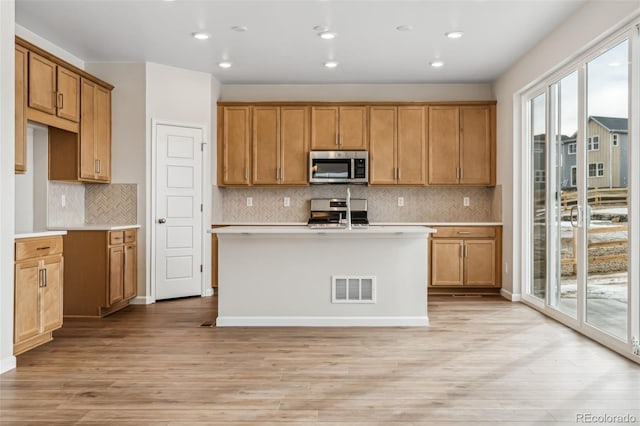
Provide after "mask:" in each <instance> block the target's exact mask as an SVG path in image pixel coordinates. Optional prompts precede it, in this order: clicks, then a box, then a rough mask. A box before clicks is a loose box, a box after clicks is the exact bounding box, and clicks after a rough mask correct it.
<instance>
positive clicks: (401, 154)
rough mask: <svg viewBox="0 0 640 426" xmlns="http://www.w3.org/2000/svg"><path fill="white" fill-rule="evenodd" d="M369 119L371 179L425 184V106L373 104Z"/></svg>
mask: <svg viewBox="0 0 640 426" xmlns="http://www.w3.org/2000/svg"><path fill="white" fill-rule="evenodd" d="M369 120H370V126H369V159H370V162H371V163H370V167H369V183H370V184H372V185H392V184H400V185H424V183H425V168H426V162H425V150H426V147H425V132H426V129H425V113H424V108H423V107H422V106H416V107H404V106H401V107H393V106H372V107H371V108H370V113H369Z"/></svg>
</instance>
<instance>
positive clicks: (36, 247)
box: [16, 236, 62, 261]
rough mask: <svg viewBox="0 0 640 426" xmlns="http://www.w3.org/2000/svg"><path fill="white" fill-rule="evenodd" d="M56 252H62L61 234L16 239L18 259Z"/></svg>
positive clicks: (49, 254) (43, 255)
mask: <svg viewBox="0 0 640 426" xmlns="http://www.w3.org/2000/svg"><path fill="white" fill-rule="evenodd" d="M54 254H62V237H61V236H55V237H42V238H25V239H19V240H16V261H19V260H25V259H32V258H37V257H45V256H51V255H54Z"/></svg>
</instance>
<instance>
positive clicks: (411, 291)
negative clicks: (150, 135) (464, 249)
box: [209, 226, 434, 326]
mask: <svg viewBox="0 0 640 426" xmlns="http://www.w3.org/2000/svg"><path fill="white" fill-rule="evenodd" d="M209 232H215V233H216V234H218V271H219V272H218V297H219V298H218V319H217V322H216V324H217V326H427V325H429V318H428V316H427V277H428V274H427V247H428V244H427V243H428V241H427V240H428V235H429V233H431V232H434V230H433V229H431V228H427V227H423V226H370V227H368V228H366V229H355V228H354V229H352V230H346V229H309V228H308V227H306V226H227V227H223V228H216V229H211V230H210V231H209Z"/></svg>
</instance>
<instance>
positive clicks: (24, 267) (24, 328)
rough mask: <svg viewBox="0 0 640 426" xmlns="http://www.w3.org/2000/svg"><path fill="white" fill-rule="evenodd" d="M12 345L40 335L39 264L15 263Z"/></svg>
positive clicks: (32, 262)
mask: <svg viewBox="0 0 640 426" xmlns="http://www.w3.org/2000/svg"><path fill="white" fill-rule="evenodd" d="M15 274H16V276H15V294H14V309H15V311H14V322H15V324H14V328H13V330H14V332H13V343H16V344H17V343H21V342H23V341H25V340H27V339H29V338H31V337H34V336H37V335H38V334H40V296H39V293H40V283H41V277H42V275H41V273H40V262H39V261H37V260H35V261H30V262H19V263H16V271H15Z"/></svg>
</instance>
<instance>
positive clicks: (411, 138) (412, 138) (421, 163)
mask: <svg viewBox="0 0 640 426" xmlns="http://www.w3.org/2000/svg"><path fill="white" fill-rule="evenodd" d="M424 120H425V114H424V108H423V107H398V143H397V146H398V147H397V167H398V183H399V184H401V185H424V183H425V168H426V162H425V161H426V160H425V150H426V146H425V145H426V144H425V132H426V129H425V121H424Z"/></svg>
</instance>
